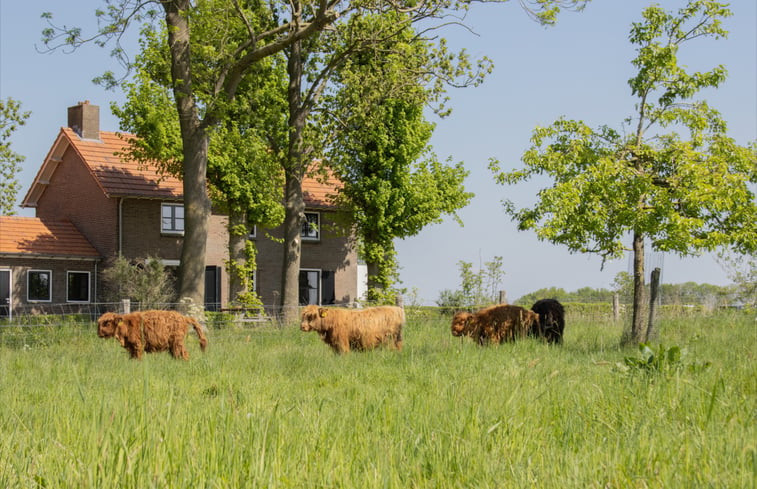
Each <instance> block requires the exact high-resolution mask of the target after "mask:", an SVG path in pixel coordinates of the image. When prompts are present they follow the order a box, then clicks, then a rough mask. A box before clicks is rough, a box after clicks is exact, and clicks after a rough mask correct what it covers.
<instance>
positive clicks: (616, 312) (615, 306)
mask: <svg viewBox="0 0 757 489" xmlns="http://www.w3.org/2000/svg"><path fill="white" fill-rule="evenodd" d="M612 318H613V320H614V321H616V322H617V321H618V319H620V296H619V295H618V293H617V292H616V293H615V294H613V295H612Z"/></svg>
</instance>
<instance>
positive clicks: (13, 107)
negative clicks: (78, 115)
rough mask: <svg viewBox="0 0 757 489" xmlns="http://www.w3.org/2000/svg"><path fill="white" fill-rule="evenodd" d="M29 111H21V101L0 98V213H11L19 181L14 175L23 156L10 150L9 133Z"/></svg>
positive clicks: (25, 117) (19, 124)
mask: <svg viewBox="0 0 757 489" xmlns="http://www.w3.org/2000/svg"><path fill="white" fill-rule="evenodd" d="M29 114H30V113H29V112H22V111H21V103H20V102H18V101H16V100H13V99H12V98H7V99H6V100H0V214H2V215H8V216H9V215H12V214H13V205H14V204H15V203H16V195H17V194H18V190H19V188H20V187H19V183H18V179H17V178H16V175H18V172H19V171H20V170H21V163H22V162H23V161H24V159H25V158H24V157H23V156H21V155H19V154H18V153H15V152H14V151H12V150H11V142H10V137H11V135H12V134H13V133H14V132H15V131H16V129H18V127H19V126H23V125H24V124H25V123H26V119H28V118H29Z"/></svg>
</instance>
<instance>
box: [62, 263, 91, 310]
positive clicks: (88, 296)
mask: <svg viewBox="0 0 757 489" xmlns="http://www.w3.org/2000/svg"><path fill="white" fill-rule="evenodd" d="M72 273H79V274H86V275H87V299H86V300H83V301H74V300H71V299H70V298H69V292H70V291H69V290H68V283H69V282H68V281H69V277H70V275H71V274H72ZM91 294H92V274H91V273H90V272H87V271H84V270H66V302H69V303H72V304H89V302H90V301H91V299H90V297H91Z"/></svg>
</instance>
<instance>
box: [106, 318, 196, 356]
mask: <svg viewBox="0 0 757 489" xmlns="http://www.w3.org/2000/svg"><path fill="white" fill-rule="evenodd" d="M190 325H191V326H192V327H194V329H195V331H196V332H197V336H198V337H199V339H200V349H201V350H202V351H205V348H206V347H207V346H208V339H207V337H206V336H205V333H204V332H203V329H202V325H200V323H198V322H197V320H195V319H194V318H191V317H188V316H184V315H183V314H180V313H178V312H176V311H142V312H134V313H131V314H115V313H112V312H106V313H105V314H103V315H102V316H100V319H98V320H97V335H98V336H99V337H100V338H111V337H114V336H115V338H116V340H118V342H119V343H120V344H121V346H123V347H124V348H126V350H127V351H128V352H129V355H130V356H131V358H136V359H141V358H142V353H143V352H147V353H151V352H154V351H166V350H167V351H169V352H170V353H171V355H172V356H173V357H174V358H181V359H184V360H187V359H188V358H189V353H188V352H187V350H186V348H185V347H184V338H185V337H186V336H187V331H189V326H190Z"/></svg>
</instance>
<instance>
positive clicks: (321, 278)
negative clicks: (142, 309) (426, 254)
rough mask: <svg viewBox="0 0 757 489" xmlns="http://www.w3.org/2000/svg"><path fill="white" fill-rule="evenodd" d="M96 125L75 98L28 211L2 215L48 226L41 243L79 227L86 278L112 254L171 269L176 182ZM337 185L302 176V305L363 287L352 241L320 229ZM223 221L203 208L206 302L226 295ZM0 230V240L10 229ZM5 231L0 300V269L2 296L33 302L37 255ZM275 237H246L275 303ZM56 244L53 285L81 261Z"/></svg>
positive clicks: (93, 109) (179, 231) (178, 200)
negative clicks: (27, 284)
mask: <svg viewBox="0 0 757 489" xmlns="http://www.w3.org/2000/svg"><path fill="white" fill-rule="evenodd" d="M99 125H100V123H99V108H98V107H97V106H96V105H91V104H90V103H89V102H81V103H79V104H78V105H76V106H74V107H70V108H69V109H68V127H63V128H61V130H60V132H59V134H58V136H57V138H56V139H55V141H54V143H53V145H52V147H51V149H50V151H49V152H48V154H47V156H46V157H45V160H44V161H43V163H42V166H41V167H40V169H39V171H38V172H37V175H36V177H35V178H34V181H33V182H32V184H31V187H30V188H29V190H28V192H27V194H26V196H25V197H24V199H23V201H22V206H23V207H28V208H34V209H35V214H36V217H35V218H4V220H3V221H2V222H4V223H5V222H6V221H8V222H15V221H17V220H23V219H36V221H37V222H38V223H41V224H40V225H44V224H46V225H47V226H48V227H47V231H46V232H47V233H48V235H49V236H52V237H51V238H50V239H49V240H48V241H50V242H55V243H58V242H59V241H58V235H57V233H60V232H62V231H61V229H63V228H61V227H60V226H58V225H57V223H66V222H67V223H68V226H69V227H68V228H66V229H67V230H68V232H69V233H71V231H72V230H73V231H76V232H78V233H79V234H80V237H81V238H82V239H83V240H84V241H86V242H88V243H89V245H90V248H91V249H89V250H87V253H88V254H87V255H86V257H87V259H88V260H90V261H91V262H92V265H91V267H90V268H88V269H87V270H88V271H89V272H90V273H91V274H92V275H91V276H92V277H95V276H96V275H97V273H96V270H97V267H98V266H99V267H100V269H102V267H103V266H106V264H107V263H108V260H109V259H111V258H113V257H115V256H118V255H121V256H124V257H126V258H127V259H130V260H139V259H144V258H147V257H156V258H159V259H160V260H162V261H163V263H164V264H165V265H167V266H169V267H172V266H178V265H179V259H180V255H181V244H182V239H183V238H182V237H183V229H184V210H183V205H182V184H181V181H179V180H178V179H176V178H173V177H170V176H162V175H159V174H158V173H157V171H156V169H155V168H150V167H144V166H143V165H140V164H138V163H137V162H135V161H132V160H130V159H128V157H126V156H124V155H123V152H124V151H125V149H126V148H127V146H128V143H127V140H126V139H125V137H128V135H125V136H122V135H119V134H118V133H114V132H106V131H100V128H99ZM336 188H337V182H336V181H335V180H333V179H332V180H329V181H326V182H319V181H317V180H315V179H306V181H305V182H304V183H303V190H304V194H305V204H306V219H307V223H306V224H305V225H303V234H302V263H301V267H302V269H301V272H300V290H301V292H300V302H301V303H303V304H307V303H319V304H339V303H350V302H353V301H355V300H356V299H357V298H358V297H359V295H358V294H359V292H360V291H359V290H358V289H361V290H362V285H359V282H360V281H362V280H359V276H360V277H362V276H363V270H362V267H361V266H359V265H358V260H357V253H356V249H355V246H354V240H353V239H352V238H351V237H346V236H339V235H336V234H334V233H333V232H332V231H331V230H330V227H329V226H328V224H329V223H330V222H331V221H332V216H333V215H334V211H335V209H334V207H333V205H332V204H330V202H329V200H328V198H327V195H329V194H333V193H334V192H335V190H336ZM50 223H56V225H52V224H50ZM226 225H227V217H226V216H225V215H221V214H216V213H213V214H212V215H211V218H210V222H209V232H208V242H207V253H206V257H205V265H206V281H205V282H206V292H205V302H206V307H208V308H211V309H215V308H218V307H222V306H224V305H225V304H227V303H228V301H229V297H228V277H227V273H226V269H225V267H224V263H225V261H226V260H227V258H228V249H227V246H228V232H227V226H226ZM4 226H7V224H4ZM3 229H11V228H5V227H4V228H3ZM13 229H16V228H13ZM2 233H3V235H4V236H3V238H4V239H6V238H8V236H6V234H10V232H8V233H6V232H5V231H2ZM12 233H14V234H11V235H10V238H9V241H13V242H16V245H12V244H9V245H8V251H11V250H14V253H15V255H14V254H13V253H11V254H8V253H6V252H5V249H4V248H3V249H0V303H2V301H3V297H2V292H3V290H4V285H3V280H4V275H3V274H2V273H3V270H5V271H7V273H6V274H9V275H13V281H12V282H8V284H9V285H8V286H7V287H6V288H8V289H9V292H10V298H9V299H10V303H11V304H26V303H29V302H34V301H33V300H31V301H30V298H29V296H28V291H26V290H25V289H23V288H21V287H20V284H22V283H23V282H24V277H23V274H24V273H27V274H28V270H27V269H29V268H28V267H29V266H32V267H33V268H34V269H35V270H36V269H38V268H41V265H40V266H38V265H37V262H38V261H39V260H41V258H40V256H41V255H39V254H37V253H35V252H34V251H33V250H32V249H31V248H29V247H27V248H26V249H25V248H23V247H19V245H18V242H20V241H23V240H26V241H27V242H28V241H29V239H30V238H29V237H22V236H21V235H18V234H15V231H12ZM281 236H282V232H281V230H280V229H271V230H257V232H256V233H255V234H254V238H253V239H254V240H255V242H256V246H257V249H258V257H257V270H256V275H255V288H256V291H257V292H258V294H259V295H260V297H261V299H262V300H263V303H264V304H265V305H267V306H276V305H278V304H277V295H278V292H277V291H278V290H279V289H280V285H281V267H282V253H283V246H282V245H281V244H280V243H279V242H277V241H276V238H278V237H281ZM271 238H273V239H271ZM14 246H15V248H14ZM92 249H94V250H95V253H96V254H93V253H92ZM57 251H58V255H56V256H57V257H58V258H57V259H58V260H59V262H58V263H59V264H60V265H61V266H62V267H63V268H61V271H60V272H57V273H56V271H57V270H58V269H54V270H53V269H50V270H52V271H51V274H52V277H51V282H52V283H53V284H55V283H56V281H58V280H59V277H58V276H57V275H59V274H61V273H63V269H65V270H73V267H75V266H79V268H82V267H81V266H80V264H81V263H82V260H83V257H80V256H69V252H70V251H71V250H68V249H64V248H61V249H60V250H57ZM11 255H12V256H14V258H13V259H14V260H22V261H23V260H25V263H28V262H33V263H31V264H29V265H28V266H26V267H27V268H23V267H21V265H20V264H19V262H11V261H9V260H10V256H11ZM68 258H71V259H70V260H69V259H68ZM88 263H89V262H88ZM63 264H65V266H64V265H63ZM98 264H99V265H98ZM60 280H63V279H62V278H60ZM11 284H12V285H11ZM91 287H92V293H91V296H90V298H89V300H90V301H91V302H96V301H98V299H99V292H100V289H99V287H98V286H97V280H96V278H95V279H94V280H92V285H91ZM56 289H57V288H56V287H53V288H52V293H53V296H52V298H51V302H55V301H57V300H63V299H64V296H61V295H56V294H55V291H56ZM24 292H27V294H25V293H24ZM65 299H66V301H68V299H69V298H67V297H66V298H65Z"/></svg>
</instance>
